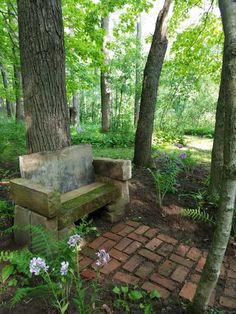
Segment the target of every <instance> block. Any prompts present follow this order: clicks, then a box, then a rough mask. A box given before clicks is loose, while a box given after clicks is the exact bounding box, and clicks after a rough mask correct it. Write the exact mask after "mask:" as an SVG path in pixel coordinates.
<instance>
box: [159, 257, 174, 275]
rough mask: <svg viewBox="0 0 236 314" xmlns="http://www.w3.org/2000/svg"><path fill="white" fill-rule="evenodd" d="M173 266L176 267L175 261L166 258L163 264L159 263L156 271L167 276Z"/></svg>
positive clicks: (172, 269)
mask: <svg viewBox="0 0 236 314" xmlns="http://www.w3.org/2000/svg"><path fill="white" fill-rule="evenodd" d="M175 268H176V264H175V263H173V262H171V261H169V260H166V261H165V262H164V263H163V264H161V265H160V267H159V269H158V272H159V273H160V274H161V275H163V276H166V277H169V276H170V275H171V274H172V272H173V271H174V269H175Z"/></svg>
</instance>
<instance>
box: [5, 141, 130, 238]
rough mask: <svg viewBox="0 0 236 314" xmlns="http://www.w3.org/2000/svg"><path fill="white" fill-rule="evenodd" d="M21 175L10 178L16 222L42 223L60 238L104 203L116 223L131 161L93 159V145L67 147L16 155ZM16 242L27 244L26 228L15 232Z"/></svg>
mask: <svg viewBox="0 0 236 314" xmlns="http://www.w3.org/2000/svg"><path fill="white" fill-rule="evenodd" d="M20 171H21V178H17V179H13V180H11V182H10V188H11V195H12V199H13V201H14V202H15V204H16V205H15V217H14V224H15V225H17V226H26V225H42V226H44V227H45V228H46V229H49V230H51V231H52V232H53V233H54V234H55V237H56V238H59V239H60V238H62V237H63V236H64V235H65V234H66V233H67V232H68V231H69V230H71V228H72V227H73V226H74V223H75V222H76V221H77V220H79V219H80V218H82V217H83V216H84V215H86V214H89V213H91V212H93V211H95V210H97V209H99V208H102V207H104V206H105V209H104V210H103V212H102V215H103V217H104V218H105V219H107V220H109V221H111V222H115V221H118V220H119V219H120V218H121V217H122V215H123V214H124V209H125V206H126V204H127V203H128V202H129V188H128V180H129V179H130V178H131V161H129V160H121V159H118V160H114V159H110V158H95V159H94V160H93V159H92V149H91V145H88V144H84V145H78V146H71V147H67V148H64V149H61V150H58V151H52V152H42V153H36V154H30V155H25V156H21V157H20ZM15 241H16V242H17V243H18V244H30V243H31V234H30V231H25V230H21V229H19V230H18V229H16V230H15Z"/></svg>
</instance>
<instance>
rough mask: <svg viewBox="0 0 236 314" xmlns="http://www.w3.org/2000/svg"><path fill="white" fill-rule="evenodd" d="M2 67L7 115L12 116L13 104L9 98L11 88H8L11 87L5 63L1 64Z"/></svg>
mask: <svg viewBox="0 0 236 314" xmlns="http://www.w3.org/2000/svg"><path fill="white" fill-rule="evenodd" d="M0 68H1V74H2V82H3V88H4V92H5V99H6V111H7V116H8V117H12V104H11V101H10V99H9V90H8V88H9V87H8V78H7V73H6V69H5V67H4V65H3V64H0Z"/></svg>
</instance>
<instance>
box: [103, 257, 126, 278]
mask: <svg viewBox="0 0 236 314" xmlns="http://www.w3.org/2000/svg"><path fill="white" fill-rule="evenodd" d="M120 265H121V263H120V262H118V261H117V260H116V259H112V260H111V261H110V262H109V263H108V264H106V265H105V266H103V267H102V268H101V269H100V272H101V273H103V274H106V275H107V274H110V273H111V272H113V271H114V270H115V269H116V268H118V267H120Z"/></svg>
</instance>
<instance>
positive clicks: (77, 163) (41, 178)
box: [20, 144, 94, 193]
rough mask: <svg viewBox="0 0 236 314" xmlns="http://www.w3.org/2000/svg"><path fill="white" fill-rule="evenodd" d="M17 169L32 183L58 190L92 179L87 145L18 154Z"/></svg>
mask: <svg viewBox="0 0 236 314" xmlns="http://www.w3.org/2000/svg"><path fill="white" fill-rule="evenodd" d="M20 171H21V177H22V178H26V179H30V180H32V182H34V183H40V184H42V185H44V186H46V187H49V188H53V189H54V190H57V191H59V192H60V193H66V192H69V191H72V190H74V189H77V188H79V187H80V186H84V185H87V184H90V183H92V182H93V181H94V168H93V164H92V148H91V145H89V144H82V145H78V146H71V147H66V148H64V149H61V150H57V151H48V152H40V153H35V154H30V155H25V156H20Z"/></svg>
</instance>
